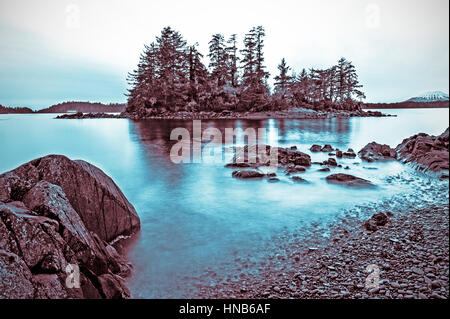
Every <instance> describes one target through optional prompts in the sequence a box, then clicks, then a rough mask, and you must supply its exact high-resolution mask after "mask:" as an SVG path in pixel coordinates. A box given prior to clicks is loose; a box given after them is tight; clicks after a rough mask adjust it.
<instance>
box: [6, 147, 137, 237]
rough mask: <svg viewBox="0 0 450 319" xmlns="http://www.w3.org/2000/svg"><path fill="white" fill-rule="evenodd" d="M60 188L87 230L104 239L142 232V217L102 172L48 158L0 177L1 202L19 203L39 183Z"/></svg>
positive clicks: (93, 168)
mask: <svg viewBox="0 0 450 319" xmlns="http://www.w3.org/2000/svg"><path fill="white" fill-rule="evenodd" d="M41 180H45V181H47V182H49V183H52V184H55V185H58V186H60V187H61V188H62V191H63V192H64V193H65V195H66V196H67V199H68V200H69V202H70V205H71V206H72V207H73V209H74V210H75V211H76V212H77V213H78V214H79V216H80V217H81V220H82V221H83V223H84V224H85V226H86V228H87V229H88V230H90V231H93V232H95V233H96V234H98V236H99V237H100V238H101V239H102V240H106V241H108V242H109V241H112V240H114V239H115V238H117V237H118V236H120V235H131V234H133V233H134V232H135V231H137V230H139V227H140V224H139V217H138V215H137V213H136V211H135V210H134V208H133V206H132V205H131V204H130V203H129V202H128V200H127V199H126V198H125V196H124V195H123V193H122V192H121V191H120V189H119V188H118V187H117V185H116V184H115V183H114V182H113V180H112V179H111V178H109V177H108V176H107V175H106V174H105V173H103V171H102V170H100V169H99V168H97V167H95V166H93V165H91V164H89V163H87V162H85V161H81V160H79V161H72V160H70V159H68V158H67V157H65V156H61V155H49V156H45V157H42V158H38V159H36V160H33V161H31V162H29V163H26V164H24V165H22V166H20V167H18V168H16V169H15V170H13V171H11V172H7V173H5V174H2V175H0V200H2V201H6V199H9V200H19V201H21V200H22V199H23V196H24V195H25V193H26V192H28V191H29V190H30V189H31V188H32V187H33V186H34V185H36V184H37V183H38V182H39V181H41Z"/></svg>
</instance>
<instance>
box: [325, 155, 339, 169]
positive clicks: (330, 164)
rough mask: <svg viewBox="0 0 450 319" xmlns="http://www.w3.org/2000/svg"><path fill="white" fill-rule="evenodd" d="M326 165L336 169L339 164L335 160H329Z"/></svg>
mask: <svg viewBox="0 0 450 319" xmlns="http://www.w3.org/2000/svg"><path fill="white" fill-rule="evenodd" d="M325 163H326V165H328V166H333V167H336V166H337V165H338V164H337V162H336V160H335V159H334V158H331V157H330V158H329V159H328V160H327V161H326V162H325Z"/></svg>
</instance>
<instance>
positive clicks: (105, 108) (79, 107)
mask: <svg viewBox="0 0 450 319" xmlns="http://www.w3.org/2000/svg"><path fill="white" fill-rule="evenodd" d="M125 108H126V104H117V103H115V104H103V103H91V102H63V103H59V104H56V105H52V106H50V107H48V108H45V109H42V110H39V111H37V113H66V112H68V111H75V112H83V113H99V112H114V113H117V112H123V111H125Z"/></svg>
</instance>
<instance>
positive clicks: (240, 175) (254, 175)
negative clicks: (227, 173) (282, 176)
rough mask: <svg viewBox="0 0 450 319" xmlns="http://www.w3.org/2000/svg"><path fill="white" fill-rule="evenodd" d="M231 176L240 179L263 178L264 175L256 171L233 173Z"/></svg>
mask: <svg viewBox="0 0 450 319" xmlns="http://www.w3.org/2000/svg"><path fill="white" fill-rule="evenodd" d="M232 176H233V177H235V178H240V179H249V178H263V177H264V174H263V173H262V172H260V171H257V170H245V171H234V172H233V173H232Z"/></svg>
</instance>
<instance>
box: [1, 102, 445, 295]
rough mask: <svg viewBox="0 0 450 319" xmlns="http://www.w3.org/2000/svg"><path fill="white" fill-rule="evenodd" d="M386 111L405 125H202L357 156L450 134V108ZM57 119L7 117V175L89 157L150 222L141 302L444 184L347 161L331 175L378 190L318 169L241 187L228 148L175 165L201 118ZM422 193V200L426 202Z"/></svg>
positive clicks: (190, 289) (137, 257)
mask: <svg viewBox="0 0 450 319" xmlns="http://www.w3.org/2000/svg"><path fill="white" fill-rule="evenodd" d="M383 112H385V113H389V114H396V115H397V117H386V118H351V119H324V120H309V121H308V120H262V121H259V120H215V121H202V128H203V129H205V128H207V127H210V128H217V129H219V130H220V131H221V132H222V134H223V133H224V130H225V128H236V127H240V128H242V129H246V128H249V127H250V128H255V129H257V128H266V129H267V140H266V142H267V143H268V144H271V145H274V144H275V143H278V145H280V146H292V145H296V146H297V147H298V149H299V150H300V151H303V152H307V153H309V154H310V152H309V150H308V149H309V147H310V146H311V145H312V144H322V145H323V144H331V145H333V146H334V147H338V148H340V149H341V150H347V148H349V147H350V148H353V149H354V150H355V151H356V152H358V151H359V150H360V149H361V148H362V147H363V146H364V145H366V144H367V143H369V142H372V141H376V142H379V143H385V144H389V145H391V146H393V147H395V146H396V145H397V144H398V143H400V142H401V141H402V140H403V139H404V138H406V137H409V136H411V135H413V134H416V133H419V132H425V133H428V134H433V135H438V134H441V133H442V132H443V131H444V130H445V129H446V128H447V127H448V115H449V111H448V109H407V110H385V111H383ZM55 116H56V115H54V114H33V115H10V114H7V115H5V114H3V115H0V150H1V151H0V172H4V171H7V170H10V169H13V168H15V167H17V166H19V165H20V164H22V163H25V162H27V161H29V160H32V159H34V158H36V157H39V156H44V155H47V154H63V155H66V156H68V157H70V158H72V159H84V160H86V161H88V162H90V163H92V164H94V165H96V166H98V167H100V168H101V169H102V170H104V171H105V172H106V173H107V174H108V175H110V176H111V177H112V178H113V179H114V181H115V182H116V183H117V185H118V186H119V187H120V188H121V189H122V191H123V192H124V194H125V195H126V196H127V198H128V199H129V201H130V202H131V203H132V204H133V205H134V206H135V208H136V210H137V211H138V214H139V216H140V217H141V224H142V231H141V233H140V235H139V238H138V239H137V240H136V242H135V244H134V245H133V247H132V248H131V250H130V252H129V257H130V259H131V262H132V263H133V265H134V269H135V270H134V275H133V276H132V278H131V279H130V280H129V287H130V290H131V293H132V297H146V298H171V297H174V298H176V297H189V296H195V291H196V286H197V285H203V284H211V285H215V284H217V283H220V281H221V280H223V279H224V278H226V277H229V276H233V274H234V273H236V272H237V270H239V271H242V268H243V267H245V268H246V269H245V271H250V272H252V271H257V268H258V260H259V259H264V258H265V255H266V254H268V253H270V252H269V251H268V247H269V246H270V245H268V244H270V242H271V239H272V238H273V236H276V235H277V234H278V233H280V232H281V231H283V232H285V231H288V232H289V231H292V232H294V231H295V232H298V231H299V230H300V231H301V230H302V229H307V228H308V227H310V226H311V225H317V224H326V223H329V222H332V221H333V220H334V219H336V218H337V217H338V216H339V214H341V213H342V212H343V211H344V210H348V209H351V208H352V207H355V206H356V205H359V204H364V203H375V204H376V203H383V202H384V201H386V200H389V199H391V198H393V197H395V196H397V197H401V198H403V199H404V200H405V201H407V200H408V198H410V197H412V198H414V193H415V192H417V191H418V189H423V190H424V193H425V194H427V187H428V189H436V187H435V185H434V184H433V183H435V182H433V181H430V180H429V179H428V178H427V177H426V176H421V175H420V174H419V175H418V174H417V173H415V172H414V171H413V170H412V169H411V168H409V167H407V166H404V165H403V164H400V163H398V162H396V161H389V162H382V163H363V162H361V161H360V160H359V159H358V158H356V159H342V160H338V162H339V163H340V164H342V165H343V166H346V165H348V166H349V167H350V170H344V169H343V168H336V169H333V171H332V172H346V173H350V174H353V175H356V176H359V177H362V178H366V179H369V180H371V181H372V182H373V183H374V184H376V185H377V187H376V188H374V189H349V188H345V187H342V186H337V185H329V184H327V183H326V181H325V177H326V176H327V175H328V173H323V172H318V171H317V169H318V168H319V167H320V166H318V165H313V166H312V167H311V168H310V169H308V170H307V172H305V173H300V174H299V175H300V176H302V177H303V178H305V179H306V180H308V181H309V182H310V183H308V184H295V183H293V182H292V181H291V180H290V179H289V178H288V177H285V176H284V174H283V172H282V171H279V172H278V175H279V176H280V179H281V181H280V182H277V183H269V182H267V181H266V180H252V181H243V180H236V179H234V178H232V177H231V173H232V171H233V170H232V169H230V168H225V167H224V164H225V163H226V162H227V160H229V159H230V158H231V156H232V155H233V153H232V151H231V148H230V145H222V144H214V143H209V144H207V143H204V146H205V145H208V146H207V147H209V150H212V151H213V152H214V154H216V156H217V154H219V155H220V152H222V154H223V158H221V160H220V161H217V158H216V160H215V161H213V160H211V159H206V158H205V160H204V161H203V162H202V163H189V164H174V163H172V162H171V161H170V159H169V153H170V149H171V146H172V145H173V144H174V141H170V133H171V131H172V129H174V128H176V127H185V128H187V129H188V130H189V131H191V132H192V125H193V124H192V121H175V120H166V121H164V120H145V121H130V120H127V119H84V120H56V119H53V118H54V117H55ZM277 133H278V134H277ZM237 143H238V144H240V143H243V141H240V140H239V139H238V141H237ZM204 149H205V150H206V149H208V148H204ZM311 156H312V160H313V161H322V160H324V159H326V158H328V156H327V154H323V153H320V154H317V153H316V154H311ZM430 185H431V186H430ZM447 190H448V184H447ZM420 196H421V198H420V200H421V201H427V200H428V199H427V198H425V197H423V196H422V195H420ZM430 196H431V195H430ZM416 197H417V196H416ZM430 200H433V199H430ZM324 236H326V234H325V233H324ZM242 260H245V263H244V262H242Z"/></svg>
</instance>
